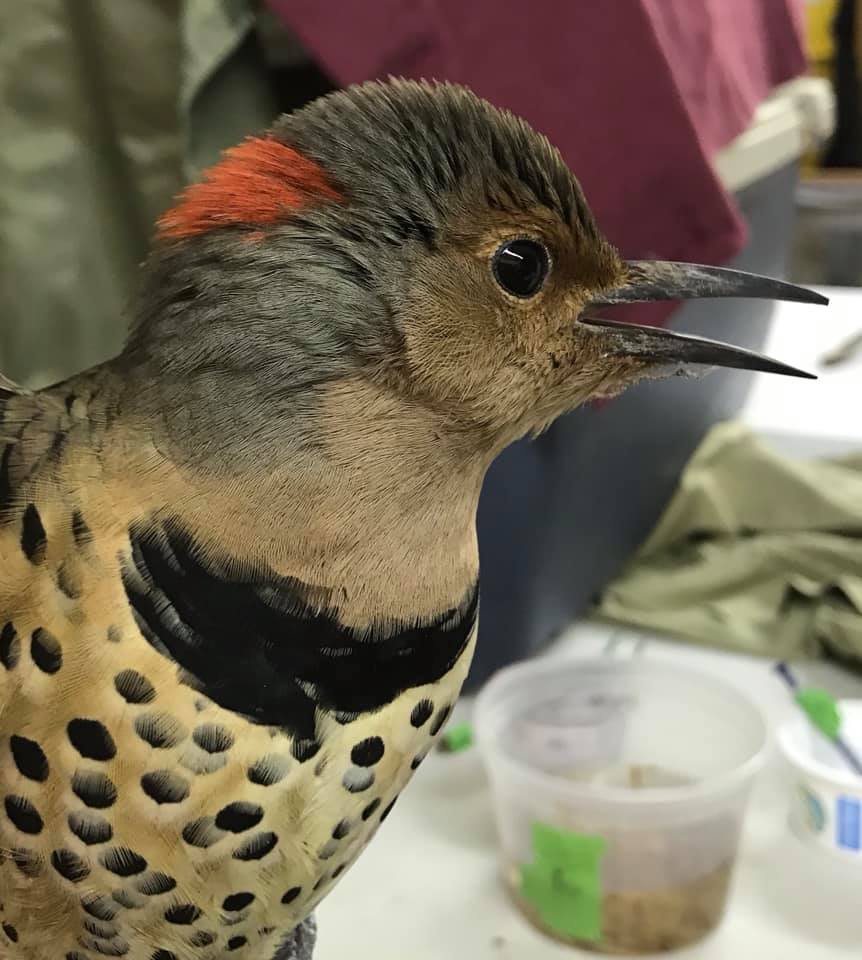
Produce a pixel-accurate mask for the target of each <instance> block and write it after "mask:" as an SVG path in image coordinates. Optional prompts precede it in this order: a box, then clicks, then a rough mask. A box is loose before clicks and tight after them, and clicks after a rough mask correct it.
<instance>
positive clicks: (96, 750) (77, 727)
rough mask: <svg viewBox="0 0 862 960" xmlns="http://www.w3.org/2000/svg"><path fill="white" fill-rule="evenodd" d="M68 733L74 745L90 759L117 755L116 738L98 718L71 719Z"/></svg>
mask: <svg viewBox="0 0 862 960" xmlns="http://www.w3.org/2000/svg"><path fill="white" fill-rule="evenodd" d="M66 733H67V734H68V736H69V742H70V743H71V744H72V746H73V747H74V748H75V749H76V750H77V751H78V753H80V754H81V756H82V757H86V758H87V759H88V760H103V761H104V760H112V759H113V758H114V757H115V756H116V755H117V747H116V745H115V743H114V738H113V737H112V736H111V735H110V733H108V729H107V727H106V726H105V725H104V724H103V723H100V722H99V721H98V720H87V719H84V718H81V717H78V718H76V719H75V720H70V721H69V723H68V725H67V726H66Z"/></svg>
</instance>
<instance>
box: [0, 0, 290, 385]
mask: <svg viewBox="0 0 862 960" xmlns="http://www.w3.org/2000/svg"><path fill="white" fill-rule="evenodd" d="M258 28H259V23H258V17H257V15H256V12H255V5H254V4H253V3H252V0H37V2H30V3H13V2H7V3H2V4H0V371H2V372H3V373H5V374H7V375H8V376H11V377H13V379H18V380H23V381H25V382H27V383H29V384H31V385H38V384H42V383H45V382H48V381H51V380H55V379H57V378H59V377H61V376H64V375H66V374H68V373H70V372H73V371H75V370H78V369H81V368H82V367H84V366H87V365H90V364H92V363H94V362H97V361H99V360H101V359H104V358H105V357H107V356H109V355H110V354H112V353H113V352H115V351H116V350H117V348H118V347H119V345H120V344H121V342H122V338H123V334H124V330H125V326H126V320H125V317H124V313H125V311H126V307H127V303H128V299H129V296H130V293H131V290H132V288H133V284H134V280H135V268H136V265H137V264H138V263H139V262H140V260H141V259H142V258H143V257H144V255H145V253H146V249H147V244H148V240H149V236H150V234H151V231H152V226H153V223H154V221H155V219H156V217H157V216H158V215H159V214H160V212H161V211H162V210H164V209H165V207H166V206H167V205H168V204H169V203H170V201H171V198H172V197H173V195H174V194H175V193H176V192H177V190H178V189H179V188H180V187H181V186H182V184H183V182H184V181H186V180H188V179H189V178H193V177H194V176H195V175H196V173H197V172H198V171H199V169H200V168H201V167H202V166H205V165H206V164H208V163H209V162H211V161H212V160H213V159H215V158H216V157H217V155H218V153H219V151H220V150H221V149H223V148H224V147H225V146H228V145H229V144H231V143H232V142H235V141H237V140H239V139H241V138H242V137H243V136H244V135H246V134H247V133H249V132H251V131H254V130H256V129H260V128H262V127H265V126H267V125H268V124H269V123H270V122H271V121H272V119H273V117H274V115H275V113H276V107H275V104H274V101H273V99H272V95H271V92H270V88H269V84H268V82H267V79H266V76H265V69H264V67H263V65H262V61H261V57H260V52H259V48H258V47H256V46H255V45H254V44H253V43H250V42H249V41H250V38H252V35H253V34H254V33H255V31H256V30H257V29H258Z"/></svg>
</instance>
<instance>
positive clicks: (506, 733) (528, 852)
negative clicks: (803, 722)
mask: <svg viewBox="0 0 862 960" xmlns="http://www.w3.org/2000/svg"><path fill="white" fill-rule="evenodd" d="M476 734H477V740H478V743H479V746H480V748H481V750H482V753H483V756H484V760H485V764H486V766H487V769H488V773H489V776H490V779H491V783H492V787H493V795H494V804H495V812H496V819H497V825H498V832H499V837H500V844H501V847H502V854H503V859H504V863H505V877H506V881H507V883H508V886H509V887H510V889H511V891H512V893H513V894H514V896H515V899H516V901H517V902H518V904H519V905H520V906H521V907H522V909H523V910H524V911H525V912H526V914H527V915H528V917H529V918H530V919H531V920H532V921H533V922H534V923H535V924H536V925H537V926H538V927H540V928H541V929H542V930H544V931H545V932H546V933H549V934H550V935H552V936H554V937H556V938H557V939H560V940H562V941H564V942H567V943H572V944H575V945H578V946H582V947H583V946H586V947H590V948H593V949H596V950H599V951H602V952H605V953H648V952H657V951H662V950H669V949H674V948H676V947H681V946H684V945H686V944H689V943H693V942H696V941H697V940H700V939H701V938H702V937H704V936H705V935H706V934H707V933H709V932H710V931H711V930H712V929H713V928H714V927H715V926H716V925H717V924H718V923H719V921H720V919H721V917H722V915H723V913H724V908H725V904H726V900H727V892H728V886H729V882H730V878H731V875H732V871H733V866H734V863H735V860H736V855H737V847H738V842H739V835H740V827H741V824H742V819H743V815H744V811H745V807H746V803H747V800H748V796H749V792H750V788H751V785H752V782H753V779H754V776H755V774H756V773H757V771H758V769H759V768H760V766H761V764H762V762H763V757H764V753H765V747H766V742H767V728H766V723H765V721H764V719H763V716H762V715H761V713H760V711H759V710H758V709H757V707H755V706H754V704H752V703H751V702H749V701H748V700H747V699H746V698H745V697H744V696H742V695H741V694H740V693H738V692H737V691H736V690H735V689H734V688H732V687H728V686H726V685H725V684H723V683H720V682H718V681H716V680H714V679H712V678H710V677H707V676H703V675H701V674H698V673H693V672H690V671H688V670H683V669H680V668H677V667H670V666H665V665H663V664H659V663H655V662H651V661H645V660H640V659H638V660H632V661H625V662H622V661H619V660H612V659H610V658H606V659H600V660H571V659H567V660H560V659H558V658H542V659H539V660H536V661H530V662H527V663H524V664H519V665H516V666H513V667H509V668H507V669H505V670H503V671H501V672H500V673H498V674H497V675H496V676H495V677H494V678H493V679H492V680H491V682H490V683H489V684H488V685H487V686H486V687H485V688H484V690H483V691H482V693H481V694H480V695H479V698H478V701H477V705H476Z"/></svg>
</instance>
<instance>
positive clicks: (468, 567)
mask: <svg viewBox="0 0 862 960" xmlns="http://www.w3.org/2000/svg"><path fill="white" fill-rule="evenodd" d="M124 395H125V397H126V399H125V400H124V401H123V402H122V403H120V408H121V410H122V411H123V412H122V415H120V416H118V418H117V421H116V424H115V426H114V430H115V432H116V433H117V435H118V436H121V437H122V440H121V442H119V443H113V444H111V445H110V448H109V449H110V450H112V451H113V461H114V463H113V466H112V470H113V472H114V474H115V477H116V481H115V482H116V483H118V484H122V483H123V482H125V483H128V478H129V476H137V477H139V478H147V479H146V481H144V482H143V483H141V484H140V485H139V486H140V496H141V498H142V501H143V502H142V508H143V509H144V510H148V511H149V512H150V513H154V514H160V515H168V514H171V515H172V516H173V517H175V518H176V519H177V520H178V521H180V522H181V523H182V525H183V527H184V528H185V529H186V530H187V531H189V532H190V534H191V535H192V536H193V538H194V539H195V541H196V542H197V543H198V544H199V545H200V546H201V548H202V549H204V550H205V551H206V552H207V553H208V554H210V555H213V556H215V557H219V558H222V559H223V560H225V561H229V562H230V563H231V564H239V565H241V566H243V567H245V568H246V569H257V570H268V571H271V572H273V573H274V574H277V575H279V576H283V577H289V578H291V579H292V580H293V581H295V582H299V583H302V584H303V585H304V588H305V589H306V590H307V591H308V594H307V595H308V597H309V598H311V599H312V600H314V599H315V598H319V602H320V604H321V606H326V607H327V608H328V609H330V610H331V611H333V612H334V613H335V614H336V615H337V617H338V619H339V620H340V621H341V622H342V623H344V624H346V625H348V626H367V625H368V624H370V623H379V624H381V625H384V626H385V625H386V624H387V623H391V622H392V621H401V622H419V621H422V620H423V619H426V618H433V617H435V616H438V615H439V614H440V613H441V612H443V611H446V610H450V609H452V608H454V607H457V606H459V605H460V604H461V603H462V602H463V600H464V597H465V595H467V594H468V593H469V591H470V590H471V589H473V588H474V587H475V584H476V581H477V578H478V550H477V542H476V530H475V517H476V509H477V505H478V499H479V493H480V489H481V485H482V480H483V477H484V474H485V471H486V469H487V467H488V465H489V463H490V459H491V456H490V454H489V453H487V452H485V449H484V448H483V447H481V446H477V444H476V438H475V437H473V436H471V434H470V433H469V431H467V430H463V429H461V428H459V427H458V426H457V425H456V424H453V423H452V422H450V421H447V420H446V418H445V417H444V416H442V415H441V414H439V413H436V412H434V411H430V410H428V409H427V408H426V407H424V406H422V405H419V404H415V403H411V402H409V401H407V400H405V399H404V398H403V397H400V396H398V395H397V394H396V393H394V392H393V391H391V390H387V389H384V388H382V387H380V386H377V385H375V384H373V383H371V382H369V381H368V380H365V379H362V378H354V379H342V380H339V381H334V382H332V383H329V384H326V385H324V386H323V387H322V388H320V389H318V390H317V391H316V392H315V393H314V394H311V393H308V394H305V395H302V396H300V397H297V398H296V399H295V402H294V403H293V404H292V407H291V410H292V413H291V414H290V415H289V416H287V415H285V414H284V413H282V414H281V419H279V420H276V421H274V422H272V421H270V422H268V423H266V424H263V425H261V427H260V429H258V430H257V431H256V432H255V433H253V434H251V435H248V432H247V426H246V425H245V424H246V421H245V420H244V418H243V417H238V418H237V422H238V423H239V424H241V425H243V434H244V435H238V434H237V433H236V432H235V431H233V430H232V429H231V417H230V416H229V415H228V416H226V417H221V418H220V420H219V421H218V422H219V427H218V429H215V428H214V427H213V425H212V424H208V422H207V417H208V412H207V411H206V410H203V409H195V400H194V398H193V397H190V398H188V400H187V402H186V404H185V407H184V410H183V411H182V415H181V416H180V415H179V411H178V412H177V414H178V415H177V416H176V417H173V416H171V415H170V414H169V412H168V411H163V410H156V409H152V410H148V408H147V405H146V404H143V405H141V406H136V405H135V404H134V403H132V402H131V401H129V399H128V392H125V394H124ZM230 402H231V398H229V397H226V398H225V404H226V405H228V407H229V405H230ZM228 412H229V411H228ZM192 425H197V427H196V429H197V431H201V432H204V433H205V435H206V440H207V442H206V443H204V444H201V443H200V442H199V441H200V436H199V435H197V434H196V435H195V436H192V435H191V433H190V430H191V426H192ZM211 427H213V429H210V428H211ZM108 472H110V471H108Z"/></svg>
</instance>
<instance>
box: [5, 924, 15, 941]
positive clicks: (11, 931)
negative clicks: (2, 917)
mask: <svg viewBox="0 0 862 960" xmlns="http://www.w3.org/2000/svg"><path fill="white" fill-rule="evenodd" d="M3 933H5V934H6V936H7V937H8V938H9V939H10V940H11V941H12V943H17V942H18V931H17V930H16V929H15V928H14V927H13V926H12V924H11V923H4V924H3Z"/></svg>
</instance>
